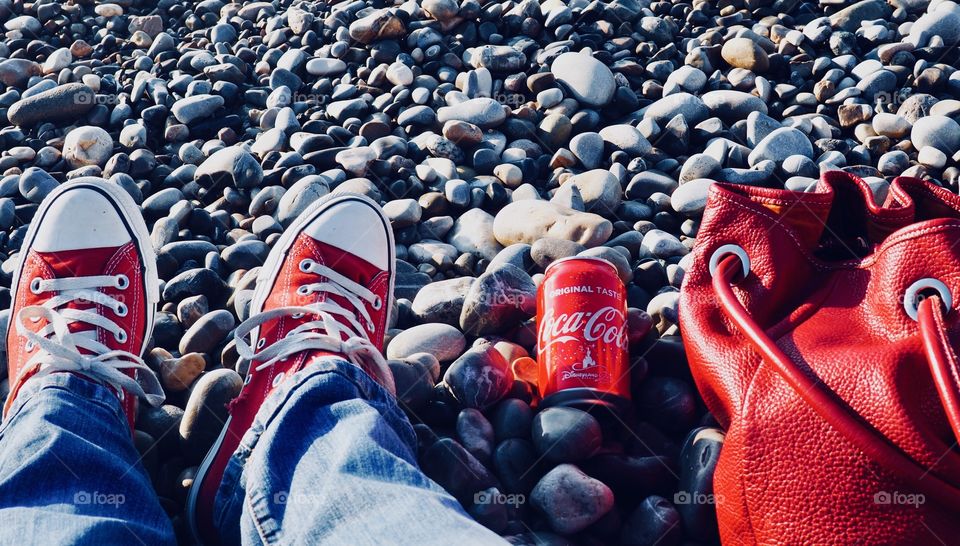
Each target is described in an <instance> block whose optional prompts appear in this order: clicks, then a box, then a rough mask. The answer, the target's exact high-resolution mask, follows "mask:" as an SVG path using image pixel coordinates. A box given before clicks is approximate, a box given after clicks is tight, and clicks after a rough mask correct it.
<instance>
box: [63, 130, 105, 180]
mask: <svg viewBox="0 0 960 546" xmlns="http://www.w3.org/2000/svg"><path fill="white" fill-rule="evenodd" d="M112 153H113V137H111V136H110V133H108V132H106V131H104V130H103V129H101V128H100V127H93V126H90V125H86V126H83V127H77V128H76V129H74V130H72V131H70V132H69V133H67V136H66V137H65V138H64V139H63V158H64V159H65V160H67V163H69V164H70V166H71V167H73V168H75V169H76V168H80V167H86V166H88V165H97V166H100V167H102V166H104V165H105V164H106V163H107V160H108V159H110V156H111V155H112Z"/></svg>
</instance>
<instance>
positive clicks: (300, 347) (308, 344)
mask: <svg viewBox="0 0 960 546" xmlns="http://www.w3.org/2000/svg"><path fill="white" fill-rule="evenodd" d="M393 282H394V243H393V233H392V232H391V230H390V224H389V221H388V220H387V218H386V217H385V216H384V214H383V212H382V211H381V209H380V207H379V206H378V205H377V204H376V203H374V202H373V201H371V200H370V199H367V198H366V197H363V196H360V195H352V194H333V195H330V196H328V197H327V198H325V199H323V200H321V201H319V202H317V203H315V204H314V205H313V206H311V208H309V209H308V210H306V211H304V213H302V214H301V215H300V217H298V218H297V220H296V221H295V222H294V223H293V224H292V225H291V226H290V227H289V228H287V230H286V231H285V232H284V234H283V236H282V237H281V238H280V239H279V241H278V242H277V244H276V245H275V246H274V248H273V249H272V250H271V252H270V255H269V256H268V257H267V261H266V263H265V264H264V266H263V267H262V268H261V271H260V273H259V276H258V278H257V288H256V290H255V293H254V296H253V299H252V301H251V304H250V318H249V319H248V320H247V321H245V322H244V323H242V324H241V325H240V326H238V327H237V329H236V331H235V338H236V341H237V350H238V352H239V353H240V356H241V358H244V359H247V360H249V361H250V366H249V370H248V372H247V376H246V379H245V383H244V387H243V390H242V391H241V393H240V395H239V396H238V397H237V398H236V399H235V400H234V401H233V402H232V403H231V405H230V416H229V418H228V420H227V423H226V425H225V426H224V430H223V432H222V433H221V435H220V437H219V438H218V440H217V442H216V443H215V444H214V446H213V448H212V449H211V450H210V453H209V454H208V455H207V457H206V458H205V459H204V461H203V464H202V465H201V467H200V469H199V471H198V473H197V477H196V479H195V480H194V484H193V487H192V488H191V491H190V496H189V499H188V506H187V513H188V515H189V517H190V520H191V528H192V529H193V531H194V533H195V534H197V535H198V536H199V537H200V538H202V539H203V540H204V542H206V543H208V544H211V543H215V542H217V538H218V537H217V533H216V531H215V529H214V528H213V523H212V510H213V504H214V500H215V498H216V494H217V490H218V488H219V486H220V482H221V480H222V477H223V473H224V470H225V468H226V465H227V463H228V462H229V460H230V457H231V456H232V455H233V453H234V452H235V451H236V449H237V446H238V445H239V443H240V440H241V438H242V437H243V435H244V433H246V431H247V430H248V429H249V428H250V426H251V425H252V423H253V420H254V417H255V416H256V413H257V410H259V408H260V406H261V405H262V404H263V402H264V400H266V398H267V397H268V396H270V394H271V393H272V392H273V391H275V390H276V389H277V388H278V387H279V386H280V385H281V384H283V383H284V381H285V380H287V379H288V378H290V377H291V376H292V375H293V374H295V373H296V372H298V371H300V370H302V369H303V368H304V367H306V366H308V365H309V364H310V363H311V362H313V361H315V360H316V359H317V358H319V357H322V356H330V355H335V356H339V357H342V358H345V359H347V360H349V361H351V362H353V363H354V364H356V365H357V366H359V367H361V368H362V369H363V370H364V371H366V372H367V373H368V374H369V375H370V376H371V377H372V378H373V379H374V380H376V381H377V382H378V383H379V384H380V385H381V386H383V387H384V388H385V389H387V390H388V391H389V392H391V393H392V394H393V393H394V391H395V389H394V383H393V376H392V374H391V373H390V370H389V368H388V367H387V364H386V361H385V360H384V358H383V356H382V354H381V347H382V345H383V339H384V334H385V332H386V329H387V324H388V320H389V312H390V309H391V307H392V305H393ZM248 337H249V341H248V339H247V338H248Z"/></svg>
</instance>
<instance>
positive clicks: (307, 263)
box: [300, 258, 313, 273]
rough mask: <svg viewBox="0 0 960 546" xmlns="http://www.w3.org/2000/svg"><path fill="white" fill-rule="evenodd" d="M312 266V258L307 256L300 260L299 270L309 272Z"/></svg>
mask: <svg viewBox="0 0 960 546" xmlns="http://www.w3.org/2000/svg"><path fill="white" fill-rule="evenodd" d="M311 267H313V260H311V259H309V258H307V259H306V260H300V271H303V272H304V273H309V272H310V268H311Z"/></svg>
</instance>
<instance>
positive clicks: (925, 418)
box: [680, 171, 960, 544]
mask: <svg viewBox="0 0 960 546" xmlns="http://www.w3.org/2000/svg"><path fill="white" fill-rule="evenodd" d="M958 242H960V197H958V196H957V195H955V194H952V193H951V192H949V191H947V190H945V189H943V188H940V187H937V186H934V185H932V184H929V183H926V182H924V181H922V180H918V179H911V178H898V179H896V180H894V181H893V183H892V184H891V187H890V190H889V192H888V196H887V198H886V201H885V203H883V204H882V205H880V204H878V203H876V202H874V200H873V196H872V192H871V191H870V188H869V187H868V185H867V184H866V183H865V182H863V181H862V180H859V179H857V178H856V177H854V176H852V175H849V174H846V173H842V172H839V171H837V172H829V173H826V174H825V175H824V176H823V178H822V179H821V181H820V183H819V184H818V187H817V189H816V191H814V192H810V193H798V192H790V191H784V190H773V189H767V188H755V187H742V186H733V185H726V184H717V185H715V186H714V187H713V188H712V189H711V192H710V198H709V201H708V203H707V208H706V210H705V212H704V216H703V220H702V223H701V227H700V230H699V232H698V236H697V245H696V248H695V250H694V254H693V262H692V264H691V265H690V267H689V268H688V270H687V272H686V275H685V279H684V285H683V289H682V292H681V301H680V326H681V331H682V334H683V337H684V344H685V347H686V349H687V353H688V357H689V361H690V366H691V370H692V372H693V375H694V378H695V380H696V383H697V386H698V388H699V389H700V392H701V394H702V395H703V398H704V400H705V402H706V404H707V406H708V407H709V409H710V410H711V412H712V413H713V414H714V415H715V417H716V418H717V419H718V421H719V422H720V423H721V424H722V425H723V426H724V427H725V428H726V429H727V435H726V440H725V442H724V446H723V451H722V452H721V455H720V460H719V462H718V465H717V470H716V474H715V478H714V492H715V495H716V499H717V501H718V502H717V516H718V521H719V524H720V533H721V538H722V539H723V541H724V543H726V544H784V543H787V544H798V543H804V544H808V543H817V544H928V543H929V544H939V543H941V542H942V543H946V544H950V543H952V542H954V541H955V540H956V537H957V536H960V493H958V491H960V489H958V487H957V486H958V484H960V452H958V451H957V448H956V443H957V440H956V437H955V435H954V431H953V428H952V427H951V419H953V418H954V416H953V415H948V414H950V413H951V412H954V411H956V410H955V408H956V405H955V402H956V397H957V392H958V391H957V386H958V380H957V372H958V368H957V366H956V358H955V356H954V354H953V351H952V349H951V346H956V343H957V341H958V340H960V331H958V326H957V312H956V311H949V312H946V313H945V314H944V313H943V312H942V311H940V309H939V308H934V305H939V300H937V299H935V298H931V299H929V300H925V301H924V302H923V303H922V304H921V305H920V317H919V320H920V322H918V321H916V320H914V319H913V318H911V317H910V316H909V315H908V314H907V312H906V311H905V307H904V295H905V292H906V291H907V288H908V287H909V286H910V285H912V284H913V283H914V282H915V281H917V280H920V279H923V278H933V279H937V280H939V281H942V282H943V283H944V284H945V285H946V286H947V288H948V289H949V290H950V292H951V293H952V294H954V295H960V246H958V244H960V243H958ZM727 244H734V245H738V246H740V247H742V248H743V249H744V250H745V251H746V254H747V255H748V256H749V258H750V266H751V267H750V274H749V275H748V276H747V277H746V278H743V279H739V274H738V273H737V271H739V269H740V264H739V261H738V260H737V258H728V259H727V260H724V262H723V263H722V264H721V266H720V267H719V268H718V272H717V275H718V276H721V277H723V278H722V279H714V278H713V277H712V276H711V273H710V271H709V267H708V265H709V260H710V258H711V256H712V255H713V253H714V251H715V250H716V249H717V248H719V247H720V246H723V245H727ZM721 281H723V282H724V283H726V284H721ZM730 281H733V282H734V284H732V286H731V284H730ZM954 299H956V298H954ZM725 302H726V304H725ZM938 315H940V317H939V318H940V322H939V324H938V323H937V316H938ZM924 332H926V336H927V338H928V339H927V340H926V342H925V340H924V336H925V333H924ZM938 382H939V383H940V388H938ZM951 393H952V394H951ZM951 396H952V397H953V398H954V400H953V402H951ZM950 408H954V409H950ZM957 417H960V415H957Z"/></svg>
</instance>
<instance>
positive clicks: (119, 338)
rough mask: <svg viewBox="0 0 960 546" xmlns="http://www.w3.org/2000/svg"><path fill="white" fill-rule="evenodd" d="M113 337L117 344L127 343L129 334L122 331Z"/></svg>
mask: <svg viewBox="0 0 960 546" xmlns="http://www.w3.org/2000/svg"><path fill="white" fill-rule="evenodd" d="M113 337H114V339H116V340H117V343H125V342H126V341H127V332H126V331H125V330H120V331H119V332H117V333H116V334H113Z"/></svg>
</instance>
